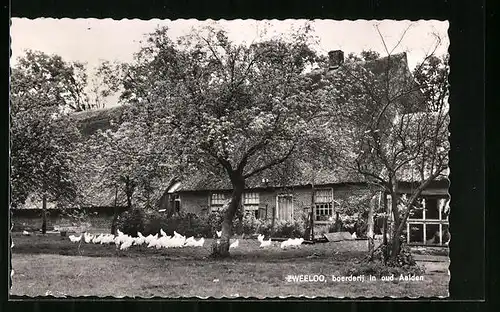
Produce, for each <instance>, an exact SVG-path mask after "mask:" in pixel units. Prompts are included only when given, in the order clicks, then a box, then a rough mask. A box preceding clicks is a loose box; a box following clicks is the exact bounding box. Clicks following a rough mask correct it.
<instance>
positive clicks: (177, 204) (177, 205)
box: [172, 194, 181, 213]
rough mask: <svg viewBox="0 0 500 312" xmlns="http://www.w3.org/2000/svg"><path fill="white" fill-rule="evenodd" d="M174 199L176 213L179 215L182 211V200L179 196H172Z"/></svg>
mask: <svg viewBox="0 0 500 312" xmlns="http://www.w3.org/2000/svg"><path fill="white" fill-rule="evenodd" d="M172 199H173V207H174V211H175V212H176V213H179V212H180V211H181V198H180V197H179V194H172Z"/></svg>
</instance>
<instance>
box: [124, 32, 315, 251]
mask: <svg viewBox="0 0 500 312" xmlns="http://www.w3.org/2000/svg"><path fill="white" fill-rule="evenodd" d="M309 30H310V29H309V28H308V27H305V28H303V29H301V30H299V31H297V32H296V33H295V34H294V35H292V36H291V37H290V38H288V39H286V38H280V39H270V40H261V41H258V42H253V43H251V44H249V45H245V44H240V45H237V44H234V43H232V42H231V41H230V40H229V39H228V37H227V35H226V33H225V32H224V31H222V30H216V29H213V28H208V27H207V28H204V29H201V30H199V31H193V32H192V33H190V34H188V35H187V36H184V37H181V38H179V39H178V40H177V41H175V42H174V41H173V40H171V39H170V38H169V37H168V35H167V29H166V28H160V29H158V30H156V31H155V32H154V33H152V34H150V36H149V38H148V41H147V45H146V46H144V47H143V48H142V49H141V50H140V52H139V53H138V54H137V56H136V62H135V64H132V65H129V66H127V68H126V71H125V75H124V77H123V80H122V81H123V88H124V90H125V91H124V92H123V93H122V98H124V99H127V100H128V101H132V102H135V103H137V104H136V105H137V106H138V107H141V108H142V109H143V110H147V109H150V110H152V111H153V112H154V116H155V121H156V122H158V123H159V124H160V125H162V128H163V129H164V131H166V132H167V133H168V134H169V135H168V140H169V141H168V143H169V146H170V147H171V149H172V151H174V153H173V155H174V157H175V158H176V159H179V160H180V161H179V162H180V163H187V164H189V165H190V166H191V168H195V169H196V170H205V171H206V172H212V173H215V174H216V175H218V176H221V175H220V173H223V175H222V176H225V177H226V178H227V179H228V180H229V181H230V183H231V185H232V187H233V192H232V196H231V200H230V203H229V205H228V208H227V210H226V212H225V217H224V221H223V225H222V237H221V244H220V245H219V248H218V250H217V251H216V254H215V255H216V256H221V257H226V256H228V255H229V238H230V236H231V234H232V233H231V224H232V220H233V219H234V216H235V213H236V211H237V209H238V207H239V205H240V204H241V197H242V193H243V190H244V188H245V183H246V180H247V179H250V178H254V177H256V176H257V175H259V174H261V173H262V172H264V171H266V170H269V169H271V168H273V167H275V166H278V165H280V164H283V163H284V162H285V161H286V160H287V159H289V158H290V157H291V156H292V155H293V154H294V153H296V152H297V151H298V150H299V149H300V147H301V146H302V143H303V142H306V141H307V139H308V137H309V136H310V135H312V133H314V132H315V131H319V130H320V129H319V127H320V126H319V125H318V127H316V128H314V127H311V123H312V122H314V120H315V119H316V118H317V117H318V116H320V112H321V111H322V105H323V102H321V101H317V100H315V96H318V94H317V93H319V91H314V92H311V91H310V90H311V84H312V81H311V79H308V77H307V76H306V75H304V73H305V72H306V70H307V68H308V67H309V66H311V65H313V64H314V63H315V62H316V60H317V55H316V53H315V52H314V51H313V50H311V49H310V48H309V45H308V40H309V39H310V36H309ZM136 120H137V119H136Z"/></svg>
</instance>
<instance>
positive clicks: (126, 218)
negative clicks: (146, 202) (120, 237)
mask: <svg viewBox="0 0 500 312" xmlns="http://www.w3.org/2000/svg"><path fill="white" fill-rule="evenodd" d="M144 219H145V216H144V212H143V211H142V210H141V209H139V208H133V209H131V210H128V211H125V212H124V213H122V214H121V215H120V216H119V217H118V224H117V225H118V228H119V229H120V230H121V231H122V232H123V233H125V234H128V235H131V236H134V237H137V232H144V223H145V220H144Z"/></svg>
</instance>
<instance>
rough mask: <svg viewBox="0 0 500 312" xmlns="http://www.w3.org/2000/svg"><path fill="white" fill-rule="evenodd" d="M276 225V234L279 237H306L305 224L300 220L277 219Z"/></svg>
mask: <svg viewBox="0 0 500 312" xmlns="http://www.w3.org/2000/svg"><path fill="white" fill-rule="evenodd" d="M275 227H276V228H275V231H274V235H275V236H277V237H284V238H298V237H304V225H303V223H302V222H300V221H297V220H293V221H277V223H276V225H275Z"/></svg>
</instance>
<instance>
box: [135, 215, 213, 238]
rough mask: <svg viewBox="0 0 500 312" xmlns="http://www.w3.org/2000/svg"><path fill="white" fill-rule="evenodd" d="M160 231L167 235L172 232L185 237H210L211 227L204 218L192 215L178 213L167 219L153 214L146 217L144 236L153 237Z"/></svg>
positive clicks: (164, 216)
mask: <svg viewBox="0 0 500 312" xmlns="http://www.w3.org/2000/svg"><path fill="white" fill-rule="evenodd" d="M160 229H162V230H163V231H165V233H167V234H168V235H173V233H174V231H176V232H178V233H180V234H182V235H185V236H188V237H189V236H197V237H199V236H204V237H211V236H212V234H211V227H210V226H209V223H208V222H207V220H206V219H205V218H201V217H198V216H197V215H196V214H193V213H180V214H179V215H174V216H171V217H170V218H168V217H167V216H166V215H165V214H160V213H158V212H153V213H151V214H149V215H148V218H147V222H146V226H145V230H144V235H149V234H151V235H155V234H157V233H159V232H160Z"/></svg>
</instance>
